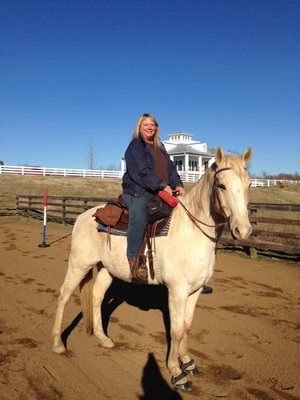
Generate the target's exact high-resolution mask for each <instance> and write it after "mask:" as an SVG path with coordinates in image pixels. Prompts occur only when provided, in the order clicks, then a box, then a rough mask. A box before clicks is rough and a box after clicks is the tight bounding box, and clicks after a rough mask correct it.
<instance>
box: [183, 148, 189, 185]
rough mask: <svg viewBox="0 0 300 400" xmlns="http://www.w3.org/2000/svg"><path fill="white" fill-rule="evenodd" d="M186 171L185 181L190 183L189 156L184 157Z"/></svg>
mask: <svg viewBox="0 0 300 400" xmlns="http://www.w3.org/2000/svg"><path fill="white" fill-rule="evenodd" d="M184 171H185V180H186V182H188V181H189V155H188V154H185V155H184Z"/></svg>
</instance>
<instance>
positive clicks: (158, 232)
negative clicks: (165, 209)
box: [97, 215, 172, 237]
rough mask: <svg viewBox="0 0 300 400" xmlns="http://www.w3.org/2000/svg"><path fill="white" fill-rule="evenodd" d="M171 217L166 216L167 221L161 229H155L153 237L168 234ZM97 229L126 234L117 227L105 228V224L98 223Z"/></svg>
mask: <svg viewBox="0 0 300 400" xmlns="http://www.w3.org/2000/svg"><path fill="white" fill-rule="evenodd" d="M171 217H172V215H171V216H170V217H169V218H168V221H167V222H166V223H165V225H164V226H163V228H162V229H157V230H156V231H155V237H160V236H168V233H169V228H170V224H171ZM97 230H98V232H107V231H108V232H109V233H110V234H111V235H116V236H127V231H124V230H119V229H116V228H112V227H110V228H107V226H104V225H102V224H99V223H98V226H97Z"/></svg>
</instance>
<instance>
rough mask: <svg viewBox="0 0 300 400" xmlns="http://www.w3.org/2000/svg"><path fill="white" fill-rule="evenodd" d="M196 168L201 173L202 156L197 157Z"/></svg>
mask: <svg viewBox="0 0 300 400" xmlns="http://www.w3.org/2000/svg"><path fill="white" fill-rule="evenodd" d="M198 170H199V172H201V173H202V156H199V157H198Z"/></svg>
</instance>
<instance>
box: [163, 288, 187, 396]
mask: <svg viewBox="0 0 300 400" xmlns="http://www.w3.org/2000/svg"><path fill="white" fill-rule="evenodd" d="M187 301H188V292H187V290H184V289H183V288H182V287H176V288H172V289H170V288H169V312H170V321H171V347H170V353H169V357H168V368H169V370H170V372H171V374H172V379H171V383H172V385H173V386H174V388H176V389H179V390H182V391H189V390H191V386H192V382H190V381H188V380H187V377H186V373H185V372H183V371H182V370H181V366H180V362H179V349H180V345H181V341H182V339H183V337H184V325H185V314H186V307H187Z"/></svg>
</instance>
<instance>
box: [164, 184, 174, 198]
mask: <svg viewBox="0 0 300 400" xmlns="http://www.w3.org/2000/svg"><path fill="white" fill-rule="evenodd" d="M164 192H167V193H169V194H170V195H171V196H172V195H173V191H172V188H171V186H169V185H167V186H166V187H165V188H164Z"/></svg>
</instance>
